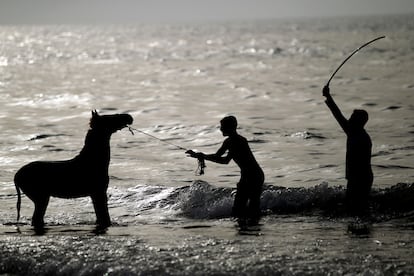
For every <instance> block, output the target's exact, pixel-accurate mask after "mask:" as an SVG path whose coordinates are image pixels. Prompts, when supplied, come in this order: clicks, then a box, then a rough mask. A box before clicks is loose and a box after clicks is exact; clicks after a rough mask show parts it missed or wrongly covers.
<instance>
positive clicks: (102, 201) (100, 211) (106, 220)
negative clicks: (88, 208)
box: [91, 192, 111, 228]
mask: <svg viewBox="0 0 414 276" xmlns="http://www.w3.org/2000/svg"><path fill="white" fill-rule="evenodd" d="M91 198H92V202H93V207H94V209H95V214H96V224H97V225H98V226H99V227H103V228H106V227H108V226H110V225H111V218H110V217H109V212H108V197H107V195H106V193H105V192H103V193H99V194H95V195H92V196H91Z"/></svg>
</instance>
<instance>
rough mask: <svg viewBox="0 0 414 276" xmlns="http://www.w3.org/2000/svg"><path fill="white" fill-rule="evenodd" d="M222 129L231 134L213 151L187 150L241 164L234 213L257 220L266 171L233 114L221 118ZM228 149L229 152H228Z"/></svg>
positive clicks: (188, 152) (220, 160)
mask: <svg viewBox="0 0 414 276" xmlns="http://www.w3.org/2000/svg"><path fill="white" fill-rule="evenodd" d="M220 125H221V127H220V130H221V132H222V133H223V136H227V137H228V138H227V139H226V140H225V141H224V142H223V145H222V146H221V147H220V148H219V149H218V150H217V152H216V153H214V154H204V153H202V152H194V151H192V150H190V151H187V154H189V155H190V156H191V157H194V158H199V159H205V160H209V161H212V162H216V163H220V164H228V163H229V162H230V161H231V160H232V159H233V160H234V162H236V164H237V165H238V166H239V168H240V174H241V178H240V181H239V183H238V184H237V191H236V197H235V199H234V204H233V209H232V216H234V217H237V218H238V219H239V222H241V220H247V219H248V220H249V223H257V222H258V220H259V218H260V195H261V193H262V186H263V182H264V174H263V171H262V169H261V168H260V166H259V164H258V163H257V161H256V159H255V158H254V156H253V153H252V151H251V150H250V147H249V144H248V142H247V140H246V138H244V137H243V136H241V135H239V134H238V133H237V130H236V129H237V120H236V118H235V117H234V116H228V117H224V118H223V119H222V120H221V121H220ZM226 153H227V154H226Z"/></svg>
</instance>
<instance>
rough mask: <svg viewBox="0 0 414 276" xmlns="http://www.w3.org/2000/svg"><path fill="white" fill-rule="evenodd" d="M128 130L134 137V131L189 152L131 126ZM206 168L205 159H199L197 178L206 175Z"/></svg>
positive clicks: (196, 171)
mask: <svg viewBox="0 0 414 276" xmlns="http://www.w3.org/2000/svg"><path fill="white" fill-rule="evenodd" d="M128 130H129V131H130V132H131V133H132V135H135V133H134V131H136V132H139V133H141V134H144V135H147V136H149V137H151V138H154V139H156V140H158V141H160V142H163V143H165V144H168V145H170V146H174V147H176V148H178V149H180V150H185V151H188V149H186V148H184V147H181V146H179V145H176V144H173V143H171V142H168V141H165V140H164V139H161V138H158V137H157V136H154V135H152V134H149V133H146V132H144V131H142V130H139V129H136V128H133V127H131V126H128ZM205 168H206V163H205V161H204V158H201V157H200V158H197V168H196V170H195V175H197V176H199V175H203V174H204V171H205Z"/></svg>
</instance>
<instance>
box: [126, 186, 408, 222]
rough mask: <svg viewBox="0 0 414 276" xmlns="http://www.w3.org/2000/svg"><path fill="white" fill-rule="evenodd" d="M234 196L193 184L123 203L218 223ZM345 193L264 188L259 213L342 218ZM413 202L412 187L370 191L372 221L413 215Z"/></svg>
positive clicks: (140, 189)
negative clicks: (215, 220) (212, 220)
mask: <svg viewBox="0 0 414 276" xmlns="http://www.w3.org/2000/svg"><path fill="white" fill-rule="evenodd" d="M235 192H236V189H235V188H229V187H216V186H214V185H211V184H210V183H208V182H205V181H202V180H196V181H194V182H193V183H192V184H191V185H189V186H183V187H180V188H165V187H145V186H137V187H135V188H134V189H132V190H130V194H129V195H124V196H123V199H128V200H129V201H131V202H134V203H133V205H134V206H135V208H137V210H136V211H138V212H139V211H148V210H152V211H154V210H155V209H157V210H158V211H160V210H162V209H164V210H168V211H171V210H173V211H174V212H175V215H177V216H184V217H186V218H191V219H220V218H227V217H230V216H231V209H232V206H233V200H234V195H235ZM345 192H346V189H345V187H343V186H330V185H329V184H328V183H326V182H323V183H321V184H319V185H316V186H313V187H300V188H287V187H281V186H273V185H266V186H265V187H264V189H263V193H262V196H261V210H262V213H263V214H264V215H278V214H304V215H326V216H344V215H346V212H345V208H344V200H345ZM413 200H414V183H411V184H409V183H399V184H396V185H394V186H392V187H390V188H385V189H373V190H372V192H371V198H370V210H371V214H372V215H373V219H375V220H384V219H389V218H393V217H398V216H404V215H405V214H407V213H409V212H412V211H414V206H413V205H412V201H413ZM124 203H125V202H124ZM127 204H128V203H127ZM131 204H132V203H131Z"/></svg>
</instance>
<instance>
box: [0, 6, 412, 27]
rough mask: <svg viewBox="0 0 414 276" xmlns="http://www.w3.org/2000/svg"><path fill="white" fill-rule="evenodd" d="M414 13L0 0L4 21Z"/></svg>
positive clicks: (366, 8) (388, 8) (0, 17)
mask: <svg viewBox="0 0 414 276" xmlns="http://www.w3.org/2000/svg"><path fill="white" fill-rule="evenodd" d="M401 13H413V14H414V0H0V24H61V23H81V24H82V23H139V22H186V21H189V22H191V21H217V20H220V21H223V20H225V21H228V20H251V19H253V20H254V19H272V18H289V17H293V18H297V17H321V16H322V17H326V16H344V15H345V16H347V15H351V16H352V15H371V14H374V15H383V14H401Z"/></svg>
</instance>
